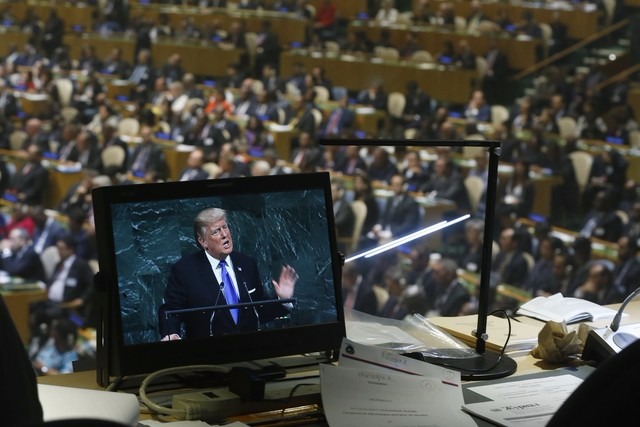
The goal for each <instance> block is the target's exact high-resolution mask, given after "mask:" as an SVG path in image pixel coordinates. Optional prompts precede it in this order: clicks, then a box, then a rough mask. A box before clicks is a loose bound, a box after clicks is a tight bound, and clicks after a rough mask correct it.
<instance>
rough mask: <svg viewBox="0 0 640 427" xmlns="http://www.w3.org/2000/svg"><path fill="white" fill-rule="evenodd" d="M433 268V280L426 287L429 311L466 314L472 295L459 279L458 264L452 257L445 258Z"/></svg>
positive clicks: (454, 314) (434, 313) (455, 314)
mask: <svg viewBox="0 0 640 427" xmlns="http://www.w3.org/2000/svg"><path fill="white" fill-rule="evenodd" d="M431 269H432V280H431V282H430V284H429V285H427V288H426V292H427V300H428V301H429V311H428V313H433V315H436V316H459V315H461V314H465V313H466V310H467V308H468V307H467V305H468V304H469V303H470V302H471V295H470V294H469V291H468V290H467V289H466V288H465V287H464V285H463V284H462V283H460V281H459V280H458V274H457V269H458V264H457V263H456V262H455V261H454V260H452V259H449V258H444V259H440V260H437V261H435V262H434V263H433V265H432V266H431Z"/></svg>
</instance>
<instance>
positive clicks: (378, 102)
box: [356, 80, 387, 111]
mask: <svg viewBox="0 0 640 427" xmlns="http://www.w3.org/2000/svg"><path fill="white" fill-rule="evenodd" d="M356 102H357V103H358V104H360V105H365V106H369V107H373V108H375V109H376V110H385V111H386V109H387V93H386V91H385V90H384V85H383V82H382V81H381V80H375V81H373V82H371V84H370V85H369V86H368V87H367V88H366V89H363V90H361V91H360V92H359V93H358V96H357V98H356Z"/></svg>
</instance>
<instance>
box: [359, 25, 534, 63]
mask: <svg viewBox="0 0 640 427" xmlns="http://www.w3.org/2000/svg"><path fill="white" fill-rule="evenodd" d="M348 31H349V32H350V33H355V32H358V31H364V33H365V34H366V35H367V37H368V38H369V39H370V40H373V41H374V42H375V41H377V40H379V39H380V35H381V33H382V31H388V32H389V39H390V41H391V44H392V45H393V46H394V47H396V48H398V49H400V48H401V47H402V46H403V45H404V44H405V42H406V37H407V35H408V34H413V35H415V36H416V37H417V40H418V43H419V44H420V48H421V49H424V50H426V51H428V52H429V53H431V55H432V56H433V57H434V59H435V57H436V55H437V54H438V53H439V52H441V51H442V50H443V48H444V43H445V42H446V41H450V42H452V43H453V46H454V50H455V51H456V52H458V51H459V48H458V44H459V43H460V42H461V41H463V40H464V41H466V42H468V43H469V48H470V49H471V52H473V53H474V54H475V55H477V56H484V54H485V53H487V52H488V51H489V50H490V47H491V44H492V43H493V42H494V41H495V42H496V44H497V46H498V49H500V51H502V52H503V53H504V54H505V55H506V56H507V59H508V61H509V67H511V68H513V69H516V70H522V69H525V68H529V67H531V66H533V65H534V64H535V63H536V62H537V57H536V49H537V48H538V46H539V45H540V44H541V43H542V41H541V40H535V39H526V40H524V39H520V38H515V37H511V36H509V35H507V34H506V33H505V34H497V35H494V36H487V35H481V34H470V33H468V32H463V31H453V30H452V31H446V30H442V29H440V28H438V27H429V26H417V25H412V26H398V25H396V26H383V25H375V23H371V22H367V21H352V22H351V23H350V24H349V27H348Z"/></svg>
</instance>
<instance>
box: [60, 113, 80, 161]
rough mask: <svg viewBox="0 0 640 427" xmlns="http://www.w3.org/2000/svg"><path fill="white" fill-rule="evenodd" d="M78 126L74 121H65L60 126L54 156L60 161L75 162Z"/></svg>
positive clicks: (76, 159) (76, 157)
mask: <svg viewBox="0 0 640 427" xmlns="http://www.w3.org/2000/svg"><path fill="white" fill-rule="evenodd" d="M80 130H81V129H80V126H79V125H77V124H75V123H66V124H65V125H64V126H63V128H62V138H61V140H60V142H59V147H58V151H57V153H56V156H57V158H58V160H59V161H61V162H69V163H73V162H77V161H78V154H79V153H78V148H77V144H76V139H77V138H78V135H79V134H80Z"/></svg>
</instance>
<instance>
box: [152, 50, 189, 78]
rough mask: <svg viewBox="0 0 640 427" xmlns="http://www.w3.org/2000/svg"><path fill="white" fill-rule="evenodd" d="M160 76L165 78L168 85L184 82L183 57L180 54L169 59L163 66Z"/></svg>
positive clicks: (159, 71)
mask: <svg viewBox="0 0 640 427" xmlns="http://www.w3.org/2000/svg"><path fill="white" fill-rule="evenodd" d="M158 74H159V75H160V76H162V77H164V78H165V80H166V81H167V84H168V85H171V83H173V82H179V81H182V77H183V76H184V68H182V57H181V56H180V54H178V53H174V54H172V55H170V56H169V57H168V58H167V61H166V62H165V63H164V64H162V66H161V67H160V70H158Z"/></svg>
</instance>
